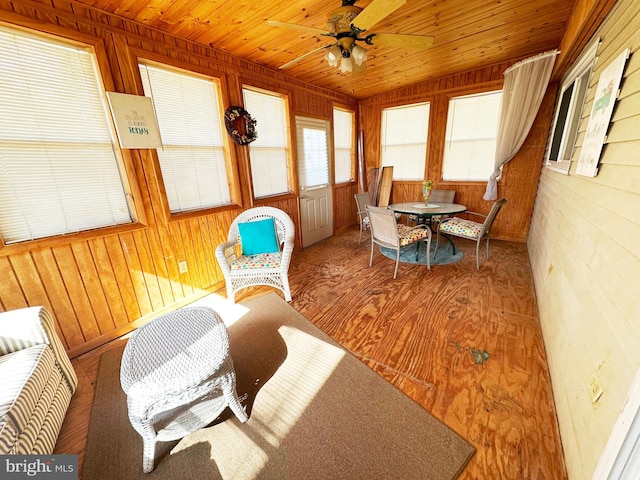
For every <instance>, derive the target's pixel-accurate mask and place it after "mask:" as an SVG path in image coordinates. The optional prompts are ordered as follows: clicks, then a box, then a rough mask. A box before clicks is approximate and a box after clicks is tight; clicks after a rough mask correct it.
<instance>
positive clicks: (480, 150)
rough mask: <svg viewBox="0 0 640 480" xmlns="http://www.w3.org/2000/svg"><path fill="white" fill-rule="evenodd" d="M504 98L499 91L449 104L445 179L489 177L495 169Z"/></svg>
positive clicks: (471, 179) (463, 98)
mask: <svg viewBox="0 0 640 480" xmlns="http://www.w3.org/2000/svg"><path fill="white" fill-rule="evenodd" d="M501 99H502V92H501V91H499V92H491V93H484V94H480V95H468V96H464V97H457V98H452V99H451V100H450V101H449V113H448V115H447V131H446V135H445V148H444V160H443V164H442V178H443V180H467V181H474V180H475V181H479V180H486V179H487V178H489V176H490V175H491V173H492V172H493V170H494V160H495V152H496V137H497V135H498V121H499V118H500V101H501Z"/></svg>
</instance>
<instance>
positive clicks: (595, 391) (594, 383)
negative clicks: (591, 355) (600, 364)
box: [588, 372, 603, 403]
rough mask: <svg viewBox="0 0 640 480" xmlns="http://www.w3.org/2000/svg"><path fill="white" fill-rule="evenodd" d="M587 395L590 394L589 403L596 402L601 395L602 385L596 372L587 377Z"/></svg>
mask: <svg viewBox="0 0 640 480" xmlns="http://www.w3.org/2000/svg"><path fill="white" fill-rule="evenodd" d="M588 383H589V395H590V396H591V403H596V402H597V401H598V400H599V399H600V397H601V396H602V393H603V391H602V385H600V379H599V378H598V374H597V373H596V372H593V374H592V375H591V376H590V377H589V381H588Z"/></svg>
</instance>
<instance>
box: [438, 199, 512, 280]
mask: <svg viewBox="0 0 640 480" xmlns="http://www.w3.org/2000/svg"><path fill="white" fill-rule="evenodd" d="M505 203H507V199H506V198H502V199H500V200H498V201H496V202H495V203H494V204H493V206H492V207H491V210H490V211H489V213H488V214H487V215H482V214H481V213H476V212H465V213H467V214H469V215H474V216H478V217H481V218H484V221H483V222H482V223H479V222H474V221H472V220H467V219H465V218H460V217H453V218H450V219H448V220H444V221H442V222H440V224H439V225H438V230H437V234H436V251H437V250H438V243H439V241H440V234H441V233H442V234H443V235H449V236H453V237H461V238H468V239H469V240H473V241H475V242H476V268H478V269H480V242H482V241H483V240H485V239H486V241H487V257H486V258H489V236H490V234H491V227H492V226H493V221H494V220H495V219H496V216H497V215H498V212H499V211H500V209H501V208H502V206H503V205H504V204H505ZM451 247H452V248H454V247H453V242H452V243H451Z"/></svg>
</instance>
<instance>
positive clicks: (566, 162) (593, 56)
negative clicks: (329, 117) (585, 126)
mask: <svg viewBox="0 0 640 480" xmlns="http://www.w3.org/2000/svg"><path fill="white" fill-rule="evenodd" d="M599 45H600V39H599V38H596V39H595V40H594V41H593V42H592V43H591V44H590V45H588V46H587V48H586V49H585V50H584V51H583V52H582V53H581V54H580V57H578V59H577V60H576V62H575V63H574V64H573V65H572V66H571V67H569V69H568V70H567V73H565V75H564V76H563V77H562V80H561V81H560V85H559V86H558V92H557V95H556V104H555V107H554V113H553V123H551V128H550V130H549V134H548V136H547V148H546V153H545V167H546V168H548V169H549V170H552V171H554V172H557V173H562V174H564V175H568V174H569V169H570V168H571V159H572V158H573V155H574V153H575V150H576V142H577V140H578V132H579V130H580V124H581V123H582V122H583V117H584V113H585V105H586V100H587V98H588V95H589V89H590V88H591V87H590V83H591V81H592V80H593V73H594V68H593V67H594V65H595V63H596V61H597V58H598V57H597V51H598V47H599ZM587 73H588V74H589V75H588V78H587V79H586V86H585V90H584V91H583V93H582V95H583V98H582V101H581V104H580V105H578V104H577V103H576V95H578V96H579V95H580V93H579V87H580V86H581V83H580V82H581V81H583V77H584V76H585V75H586V74H587ZM576 86H577V87H578V88H575V87H576ZM569 88H572V89H573V90H572V92H571V97H570V99H569V105H567V110H566V116H565V121H564V125H563V128H562V133H561V137H560V143H559V144H558V158H557V159H552V158H551V154H552V150H553V143H554V140H555V137H556V135H557V133H558V132H556V129H557V128H558V120H559V119H560V114H561V110H562V103H563V102H562V100H563V98H564V93H565V92H566V91H567V90H568V89H569ZM572 122H575V125H574V128H573V129H571V128H570V127H571V124H572ZM569 141H571V143H572V145H568V142H569ZM563 154H566V156H567V157H568V158H560V157H561V156H564V155H563Z"/></svg>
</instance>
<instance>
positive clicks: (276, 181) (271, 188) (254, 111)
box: [242, 88, 290, 198]
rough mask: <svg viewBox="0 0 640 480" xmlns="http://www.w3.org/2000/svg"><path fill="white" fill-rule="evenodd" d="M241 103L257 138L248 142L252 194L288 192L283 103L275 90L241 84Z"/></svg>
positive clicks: (286, 135) (286, 142) (285, 122)
mask: <svg viewBox="0 0 640 480" xmlns="http://www.w3.org/2000/svg"><path fill="white" fill-rule="evenodd" d="M242 93H243V97H244V107H245V109H246V110H247V111H248V112H249V114H250V115H251V116H252V117H253V118H254V119H255V120H256V130H257V132H258V138H257V139H256V140H255V141H253V142H252V143H250V144H249V157H250V161H251V178H252V180H253V194H254V196H255V197H256V198H261V197H268V196H271V195H278V194H282V193H289V191H290V189H289V181H288V175H287V159H288V150H289V133H288V122H287V112H286V104H285V101H284V98H282V97H281V96H280V95H278V94H276V93H265V92H258V91H256V90H251V89H248V88H243V90H242Z"/></svg>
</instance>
